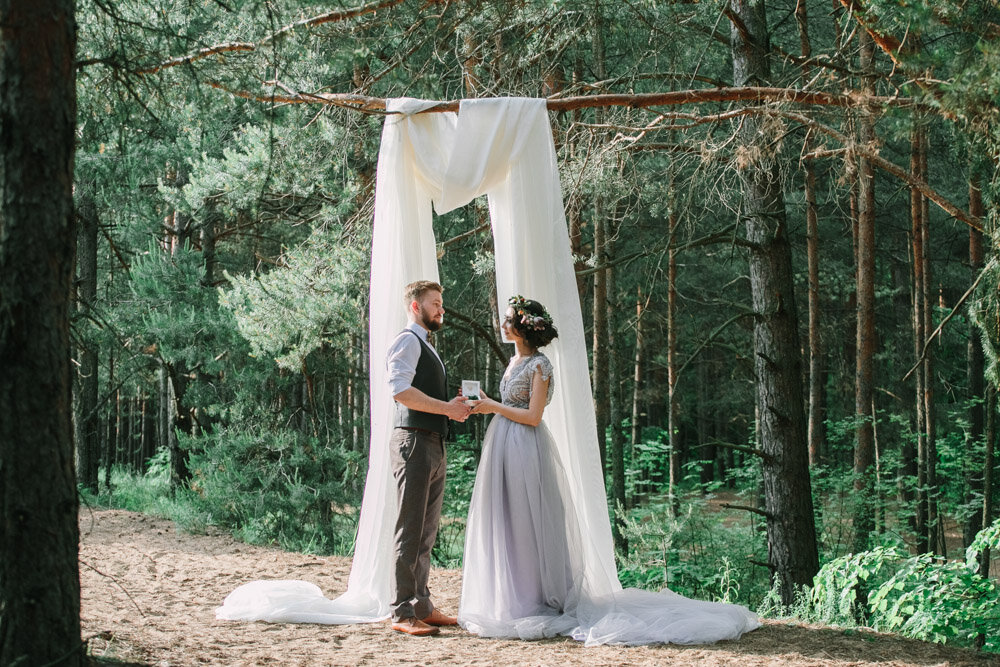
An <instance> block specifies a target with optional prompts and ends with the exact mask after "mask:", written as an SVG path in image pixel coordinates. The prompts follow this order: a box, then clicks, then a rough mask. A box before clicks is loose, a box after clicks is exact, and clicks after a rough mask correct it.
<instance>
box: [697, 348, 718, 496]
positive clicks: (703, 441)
mask: <svg viewBox="0 0 1000 667" xmlns="http://www.w3.org/2000/svg"><path fill="white" fill-rule="evenodd" d="M701 354H702V358H701V362H700V363H699V364H698V370H697V380H696V381H697V383H698V386H697V389H696V390H695V393H696V395H697V405H696V407H695V419H696V421H697V423H698V428H697V431H698V450H699V452H700V456H699V458H700V459H701V472H700V475H699V477H700V479H701V484H702V487H701V492H702V494H705V493H707V492H708V484H709V483H710V482H711V481H712V480H713V479H714V478H715V454H716V445H715V441H716V439H717V437H718V436H717V435H716V434H715V433H714V428H713V426H714V424H715V419H714V418H713V417H714V415H713V414H712V411H711V410H710V408H709V398H708V396H709V393H710V392H711V389H710V387H709V385H710V383H711V380H710V379H709V378H710V377H711V366H712V360H711V357H710V356H709V355H710V354H711V352H710V349H706V350H703V351H702V353H701ZM719 479H721V477H720V478H719Z"/></svg>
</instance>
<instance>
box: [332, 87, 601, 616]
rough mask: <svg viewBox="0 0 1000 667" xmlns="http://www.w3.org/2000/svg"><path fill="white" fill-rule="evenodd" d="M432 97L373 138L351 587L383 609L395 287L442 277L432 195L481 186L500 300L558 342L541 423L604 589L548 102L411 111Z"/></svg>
mask: <svg viewBox="0 0 1000 667" xmlns="http://www.w3.org/2000/svg"><path fill="white" fill-rule="evenodd" d="M431 104H433V103H432V102H423V101H419V100H408V99H402V100H393V101H391V102H390V103H389V104H388V107H387V108H388V109H389V110H398V111H402V112H403V114H404V115H401V116H390V117H388V118H387V120H386V123H385V129H384V130H383V133H382V147H381V151H380V153H379V165H378V184H377V187H376V194H375V242H374V246H373V250H372V277H371V278H372V282H371V325H370V326H371V332H370V335H371V355H372V357H371V369H372V370H371V395H372V442H371V454H370V464H369V465H370V468H369V473H368V482H367V485H366V487H365V501H364V504H363V506H362V510H361V516H362V519H361V526H360V529H359V531H358V542H357V547H356V551H355V558H354V567H353V569H352V571H351V580H350V584H349V588H348V594H349V595H352V594H355V591H358V592H360V591H365V594H366V595H367V596H370V597H371V598H372V599H373V600H379V601H380V604H379V609H380V610H381V612H382V614H383V615H384V614H387V613H388V602H389V599H388V597H389V589H388V586H389V583H388V577H387V573H388V571H389V570H388V567H389V560H388V559H389V557H390V556H391V553H392V543H391V539H392V536H391V527H392V524H393V522H394V520H395V518H394V517H393V516H391V515H392V513H393V507H394V502H395V501H394V497H393V494H394V492H395V487H394V486H392V485H391V484H390V480H391V475H390V472H389V466H388V456H387V452H386V443H387V442H388V438H389V428H390V420H391V414H392V412H391V411H392V401H391V398H390V397H389V395H388V391H387V390H385V386H386V383H385V362H384V359H383V358H382V357H383V355H384V351H385V349H386V348H387V347H388V345H389V343H390V341H391V340H392V338H393V337H394V336H395V335H396V334H397V333H398V331H399V330H400V329H401V328H402V327H403V325H404V320H405V315H404V311H403V305H402V303H401V301H400V299H401V297H400V293H401V291H402V288H403V286H404V285H406V284H407V283H408V282H411V281H413V280H418V279H421V278H428V279H436V278H437V266H436V254H435V253H436V248H435V244H434V235H433V231H432V228H431V202H432V201H433V203H434V209H435V210H436V211H437V212H438V213H439V214H442V213H446V212H448V211H450V210H452V209H455V208H457V207H459V206H463V205H465V204H467V203H469V202H470V201H472V199H474V198H475V197H478V196H480V195H484V194H485V195H487V197H488V200H489V207H490V218H491V220H492V226H493V235H494V239H495V252H496V274H497V295H498V296H499V297H500V301H501V303H502V304H506V300H507V297H509V296H510V295H512V294H523V295H524V296H526V297H528V298H531V299H535V300H537V301H540V302H541V303H543V304H544V305H545V306H546V307H547V308H548V309H549V312H550V313H551V314H552V317H553V319H554V321H555V324H556V326H557V328H558V329H559V338H557V339H556V340H555V341H554V342H553V343H552V344H551V345H549V346H548V347H546V354H547V355H548V356H549V358H550V359H551V360H552V362H553V364H554V366H555V372H556V387H559V390H558V391H557V392H556V394H555V397H554V398H553V401H552V404H551V405H550V406H549V407H548V409H547V411H546V422H547V423H548V424H549V427H550V429H551V430H552V433H553V436H554V437H555V440H556V442H557V443H558V445H559V447H560V454H561V456H562V459H563V462H564V465H565V466H566V469H567V472H568V473H569V474H570V477H571V486H572V493H573V496H574V497H573V501H574V504H575V505H576V507H578V508H582V509H581V514H582V515H583V516H582V517H581V519H582V522H583V525H584V529H585V530H586V531H587V534H588V535H589V536H590V538H591V539H590V540H589V541H588V545H587V546H588V549H589V552H588V554H587V557H586V558H585V562H586V566H587V576H586V580H587V588H588V589H589V590H590V591H591V592H593V593H597V594H603V593H610V592H612V591H614V590H616V589H617V588H619V584H618V577H617V574H616V571H615V564H614V552H613V547H612V541H611V528H610V524H609V522H608V508H607V503H606V501H605V494H604V480H603V476H602V475H601V470H600V454H599V452H598V449H597V431H596V427H595V421H594V408H593V399H592V396H591V392H590V376H589V374H588V371H587V352H586V346H585V341H584V332H583V318H582V316H581V313H580V301H579V296H578V294H577V291H576V276H575V274H574V271H573V262H572V257H571V255H570V248H569V235H568V233H567V229H566V219H565V215H564V213H563V203H562V193H561V190H560V187H559V173H558V170H557V166H556V155H555V146H554V145H553V142H552V131H551V128H550V126H549V120H548V114H547V112H546V109H545V101H544V100H536V99H511V98H506V99H489V100H465V101H463V102H462V103H461V106H460V109H459V113H458V115H457V116H456V115H455V114H453V113H428V114H415V112H416V111H419V110H421V109H424V108H426V107H427V106H429V105H431ZM445 301H446V303H447V295H446V297H445ZM503 307H504V309H506V306H505V305H504V306H503ZM446 319H447V316H446ZM446 362H447V360H446ZM487 391H489V389H488V388H487ZM493 391H494V392H496V388H495V387H494V388H493Z"/></svg>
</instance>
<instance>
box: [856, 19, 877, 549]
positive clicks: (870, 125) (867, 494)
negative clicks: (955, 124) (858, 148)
mask: <svg viewBox="0 0 1000 667" xmlns="http://www.w3.org/2000/svg"><path fill="white" fill-rule="evenodd" d="M859 43H860V52H861V56H860V65H861V71H862V73H863V76H864V81H865V83H864V84H863V86H862V90H864V91H866V92H867V93H869V94H871V93H872V92H873V86H872V84H871V78H870V73H871V72H872V70H873V58H874V55H875V47H874V44H873V43H872V39H871V37H869V36H868V33H866V32H863V31H862V32H861V33H860V35H859ZM859 135H860V136H859V139H860V141H861V144H862V145H863V146H871V145H872V144H874V142H875V121H874V119H873V118H872V117H871V114H870V112H868V111H867V110H863V111H862V112H861V117H860V119H859ZM857 160H858V173H857V178H858V244H857V255H856V262H855V266H856V267H857V295H858V309H857V336H856V341H857V343H856V345H855V355H856V360H855V361H856V363H855V375H854V415H855V419H856V420H857V424H858V425H857V430H856V432H855V443H854V491H855V494H856V499H855V500H856V509H855V514H854V551H855V552H858V551H864V550H865V549H866V548H867V547H868V542H869V539H870V537H871V533H872V531H873V529H874V517H875V494H876V489H875V487H874V484H873V480H872V465H873V464H874V461H875V432H874V423H873V420H874V416H873V415H872V408H873V405H874V399H875V381H874V368H873V367H874V365H875V173H874V168H873V166H872V163H871V161H870V160H868V159H866V158H864V157H861V156H858V158H857Z"/></svg>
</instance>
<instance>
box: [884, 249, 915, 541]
mask: <svg viewBox="0 0 1000 667" xmlns="http://www.w3.org/2000/svg"><path fill="white" fill-rule="evenodd" d="M901 250H902V253H901V254H902V256H903V257H907V256H908V255H909V253H910V236H909V233H906V234H905V236H904V243H903V248H902V249H901ZM890 266H891V269H892V276H893V287H894V288H895V292H896V296H895V297H894V298H893V310H894V320H895V321H896V322H898V325H897V326H898V328H899V329H900V331H906V332H907V333H906V334H905V335H909V331H908V329H909V327H907V326H906V323H907V322H910V323H912V321H913V307H914V306H913V303H912V301H911V299H912V293H913V285H912V282H913V281H912V272H911V270H910V266H909V263H908V262H907V263H905V264H904V263H903V262H893V263H892V264H891V265H890ZM903 344H904V340H903V339H902V338H901V340H900V349H901V350H902V349H905V348H904V347H903ZM914 374H915V375H916V374H917V372H916V371H915V372H914ZM896 375H897V377H898V376H899V375H900V374H898V373H897V374H896ZM893 394H895V395H896V396H898V397H899V401H898V405H899V408H898V410H899V411H901V412H902V414H903V415H906V417H907V419H909V420H910V421H911V422H912V420H913V417H914V409H915V408H916V393H915V390H914V385H913V383H911V382H910V381H909V378H907V379H906V381H898V380H897V381H896V383H895V388H894V389H893ZM893 432H894V433H895V434H896V439H897V440H898V441H899V442H900V443H901V444H900V461H899V468H898V470H897V474H896V497H897V498H898V500H899V504H900V505H901V506H902V507H903V508H904V509H905V510H906V513H907V514H908V515H909V521H908V523H909V528H910V530H911V531H913V532H914V533H915V532H916V529H915V523H916V522H915V521H914V512H913V511H912V510H913V507H914V502H915V494H914V488H913V483H914V481H915V480H916V479H917V448H916V444H915V443H914V438H913V434H914V433H915V429H913V428H906V427H900V426H894V427H893Z"/></svg>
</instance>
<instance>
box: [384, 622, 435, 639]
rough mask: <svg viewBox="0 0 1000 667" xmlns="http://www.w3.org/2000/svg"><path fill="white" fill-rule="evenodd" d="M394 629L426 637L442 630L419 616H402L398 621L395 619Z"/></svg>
mask: <svg viewBox="0 0 1000 667" xmlns="http://www.w3.org/2000/svg"><path fill="white" fill-rule="evenodd" d="M392 629H393V630H395V631H396V632H402V633H405V634H408V635H413V636H415V637H426V636H427V635H436V634H437V633H439V632H441V630H440V629H438V628H435V627H434V626H433V625H428V624H426V623H424V622H423V621H421V620H420V619H418V618H401V619H399V620H398V621H393V623H392Z"/></svg>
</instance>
